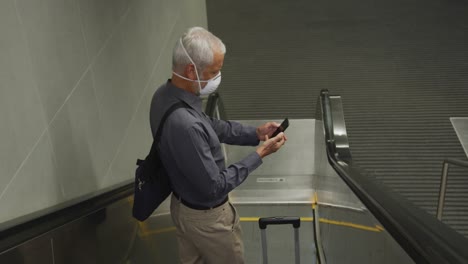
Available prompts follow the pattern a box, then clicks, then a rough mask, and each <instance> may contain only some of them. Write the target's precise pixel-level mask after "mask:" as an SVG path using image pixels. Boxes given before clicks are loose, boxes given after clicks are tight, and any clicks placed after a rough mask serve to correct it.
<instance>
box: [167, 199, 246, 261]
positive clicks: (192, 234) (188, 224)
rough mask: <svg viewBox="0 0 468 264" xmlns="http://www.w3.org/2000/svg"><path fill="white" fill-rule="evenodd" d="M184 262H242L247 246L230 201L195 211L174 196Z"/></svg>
mask: <svg viewBox="0 0 468 264" xmlns="http://www.w3.org/2000/svg"><path fill="white" fill-rule="evenodd" d="M171 216H172V220H173V222H174V225H175V226H176V228H177V231H176V234H177V241H178V244H179V257H180V262H181V263H182V264H219V263H223V264H224V263H226V264H230V263H232V264H243V263H244V245H243V243H242V238H241V235H242V230H241V226H240V222H239V216H238V214H237V211H236V209H235V208H234V206H233V205H232V204H231V203H230V202H226V203H225V204H223V205H221V206H219V207H217V208H214V209H210V210H194V209H191V208H189V207H187V206H185V205H183V204H182V203H181V202H180V201H179V200H177V198H175V197H174V195H172V197H171Z"/></svg>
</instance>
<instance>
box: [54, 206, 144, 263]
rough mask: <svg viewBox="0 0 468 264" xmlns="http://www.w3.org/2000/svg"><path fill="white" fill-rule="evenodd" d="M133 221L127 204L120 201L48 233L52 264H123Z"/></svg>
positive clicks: (130, 244)
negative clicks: (52, 250) (52, 254)
mask: <svg viewBox="0 0 468 264" xmlns="http://www.w3.org/2000/svg"><path fill="white" fill-rule="evenodd" d="M135 232H136V221H135V220H134V219H133V218H132V216H131V204H130V202H129V200H121V201H119V202H117V203H115V204H113V205H111V206H109V207H108V208H106V209H103V210H100V211H97V212H95V213H93V214H91V215H89V216H87V217H84V218H82V219H79V220H77V221H75V222H73V223H70V224H68V225H66V226H64V227H62V228H59V229H57V230H55V231H54V232H52V237H53V242H54V253H55V263H56V264H60V263H64V264H65V263H66V264H70V263H77V264H78V263H87V264H88V263H89V264H92V263H99V264H101V263H109V264H115V263H125V261H126V258H127V257H128V254H129V252H130V250H131V247H132V245H133V238H134V235H135Z"/></svg>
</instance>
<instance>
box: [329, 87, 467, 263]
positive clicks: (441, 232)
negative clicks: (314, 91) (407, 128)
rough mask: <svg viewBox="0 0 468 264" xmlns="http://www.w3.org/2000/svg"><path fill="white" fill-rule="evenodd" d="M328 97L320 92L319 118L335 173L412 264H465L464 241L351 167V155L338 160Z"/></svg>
mask: <svg viewBox="0 0 468 264" xmlns="http://www.w3.org/2000/svg"><path fill="white" fill-rule="evenodd" d="M329 96H330V95H329V93H328V91H327V90H322V92H321V95H320V103H321V112H322V115H321V118H322V120H323V123H324V128H325V129H324V130H325V144H326V146H327V148H326V149H327V157H328V160H329V163H330V165H331V166H332V167H333V168H334V170H335V171H336V172H337V174H338V175H339V176H340V177H341V178H342V179H343V181H344V182H345V183H346V184H347V185H348V186H349V187H350V189H351V190H352V191H353V192H354V193H355V194H356V196H357V197H358V198H359V199H360V200H361V202H362V203H363V204H364V205H365V206H366V207H367V208H368V209H369V211H371V212H372V214H373V215H374V216H375V217H376V218H377V220H379V221H380V223H381V224H382V225H383V226H384V228H385V229H386V230H387V231H388V232H389V233H390V234H391V235H392V236H393V238H394V239H395V240H396V241H397V242H398V243H399V244H400V246H401V247H402V248H403V249H404V250H405V251H406V252H407V253H408V255H409V256H410V257H412V259H413V260H414V261H415V262H416V263H468V252H467V250H466V245H468V239H467V238H465V237H464V236H462V235H461V234H459V233H457V232H456V231H454V230H453V229H451V228H449V227H448V226H447V225H445V224H444V223H442V222H440V221H438V220H437V219H436V218H435V217H434V216H432V215H429V214H428V213H427V212H426V211H424V210H422V209H420V208H418V207H416V206H414V205H413V204H411V202H409V201H408V200H406V199H405V198H403V197H402V196H401V195H399V194H397V193H395V192H392V191H391V190H390V189H389V188H388V187H386V186H384V185H383V184H381V183H379V182H377V181H376V180H374V178H373V177H372V176H371V175H365V174H363V173H362V172H361V170H360V169H359V168H358V167H357V166H356V165H355V164H353V162H352V159H351V156H349V159H347V160H341V159H340V156H339V153H337V150H336V149H337V148H336V145H335V140H334V136H335V135H334V132H333V124H334V120H333V116H332V115H331V113H332V111H331V109H332V107H333V105H332V104H331V102H330V98H329ZM342 126H343V124H342ZM348 146H349V144H348ZM348 151H349V150H348Z"/></svg>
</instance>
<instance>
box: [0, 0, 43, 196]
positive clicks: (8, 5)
mask: <svg viewBox="0 0 468 264" xmlns="http://www.w3.org/2000/svg"><path fill="white" fill-rule="evenodd" d="M0 35H1V36H2V38H1V41H0V124H1V126H0V193H1V192H2V191H3V189H4V188H5V186H6V184H7V183H8V182H9V181H10V180H11V177H12V176H13V174H14V173H15V172H16V171H17V169H18V168H19V166H20V164H21V162H22V161H23V160H24V159H25V158H26V156H27V154H28V153H29V152H30V150H31V149H32V147H33V146H34V144H35V143H36V142H37V141H38V140H39V137H40V135H41V134H42V132H43V131H44V130H45V128H46V124H45V121H44V116H43V111H42V105H41V102H40V100H39V96H38V94H37V88H36V86H35V83H34V80H33V74H32V72H31V61H30V58H29V55H28V49H27V41H26V39H25V37H24V34H22V29H21V26H20V23H19V21H18V19H17V16H16V9H15V5H14V1H13V0H5V1H0Z"/></svg>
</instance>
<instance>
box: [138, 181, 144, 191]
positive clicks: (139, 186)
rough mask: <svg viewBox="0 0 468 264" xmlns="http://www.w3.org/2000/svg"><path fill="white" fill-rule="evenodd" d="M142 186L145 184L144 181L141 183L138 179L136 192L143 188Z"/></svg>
mask: <svg viewBox="0 0 468 264" xmlns="http://www.w3.org/2000/svg"><path fill="white" fill-rule="evenodd" d="M143 184H145V181H142V180H140V178H138V190H140V191H141V187H142V186H143Z"/></svg>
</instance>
